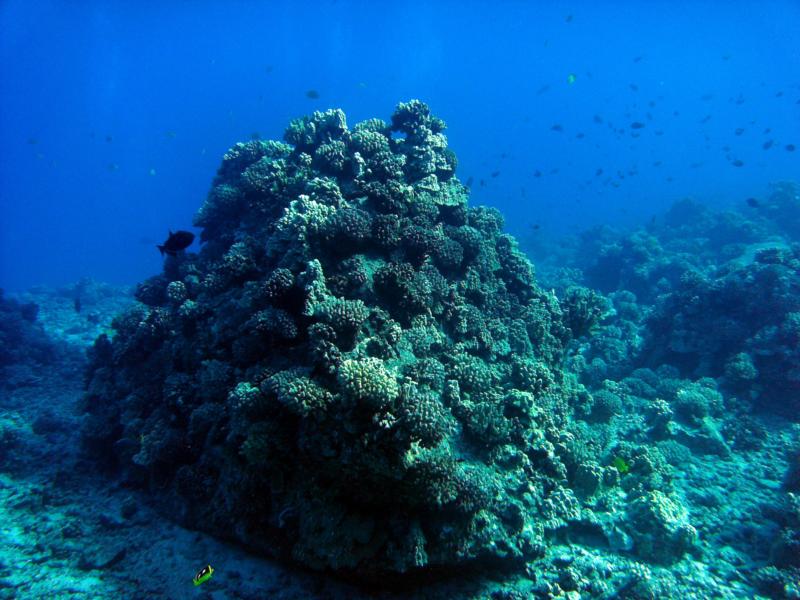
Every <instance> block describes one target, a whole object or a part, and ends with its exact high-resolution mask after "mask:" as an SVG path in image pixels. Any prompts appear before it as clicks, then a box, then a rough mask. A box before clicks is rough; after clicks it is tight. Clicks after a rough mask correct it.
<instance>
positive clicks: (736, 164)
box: [731, 158, 744, 167]
mask: <svg viewBox="0 0 800 600" xmlns="http://www.w3.org/2000/svg"><path fill="white" fill-rule="evenodd" d="M731 164H732V165H733V166H734V167H743V166H744V161H743V160H740V159H738V158H737V159H736V160H734V161H732V162H731Z"/></svg>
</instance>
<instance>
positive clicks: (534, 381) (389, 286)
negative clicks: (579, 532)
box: [83, 100, 613, 580]
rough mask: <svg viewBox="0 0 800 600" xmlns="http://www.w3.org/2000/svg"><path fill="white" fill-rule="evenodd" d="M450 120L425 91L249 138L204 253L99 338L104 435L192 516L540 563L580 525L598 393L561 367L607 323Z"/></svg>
mask: <svg viewBox="0 0 800 600" xmlns="http://www.w3.org/2000/svg"><path fill="white" fill-rule="evenodd" d="M444 128H445V125H444V123H443V122H442V121H441V120H440V119H438V118H436V117H434V116H433V115H431V114H430V111H429V109H428V107H427V106H426V105H425V104H423V103H422V102H420V101H417V100H412V101H410V102H408V103H401V104H399V105H398V106H397V109H396V111H395V112H394V114H393V115H392V118H391V122H390V123H386V122H384V121H381V120H379V119H371V120H368V121H365V122H362V123H358V124H356V125H355V126H353V127H352V128H349V127H348V126H347V123H346V120H345V115H344V113H343V112H342V111H341V110H328V111H325V112H315V113H314V114H313V115H311V116H309V117H304V118H301V119H297V120H295V121H293V122H292V123H291V124H290V126H289V128H288V129H287V131H286V133H285V136H284V140H285V142H277V141H251V142H247V143H241V144H237V145H235V146H234V147H233V148H231V149H230V150H229V151H228V153H227V154H225V157H224V159H223V161H222V165H221V167H220V168H219V171H218V174H217V176H216V178H215V180H214V182H213V185H212V189H211V191H210V193H209V195H208V198H207V200H206V202H205V204H204V205H203V206H202V208H201V209H200V211H199V212H198V214H197V217H196V225H197V226H198V227H201V228H202V234H201V240H202V242H203V246H202V250H201V251H200V253H199V254H181V255H178V256H176V257H167V259H166V262H165V266H164V271H163V273H161V274H160V275H158V276H155V277H152V278H150V279H149V280H147V281H145V282H143V283H142V284H140V285H139V287H138V289H137V292H136V296H137V298H138V300H139V303H138V304H137V305H136V306H135V307H133V308H132V309H131V310H129V311H127V312H125V313H124V314H122V315H120V316H118V317H117V318H116V320H115V321H114V324H113V327H114V330H115V333H114V334H113V335H112V336H110V337H107V336H105V335H103V336H100V337H99V338H98V339H97V340H96V342H95V344H94V346H93V348H92V350H91V353H90V355H91V356H90V362H91V366H90V369H89V377H88V383H87V393H86V396H85V399H84V408H85V411H86V413H87V418H86V423H85V427H84V430H83V444H84V447H85V449H86V450H87V451H88V452H90V453H93V454H94V455H95V456H98V457H102V460H103V461H104V465H105V466H106V467H107V468H109V469H112V470H115V471H116V472H119V473H120V475H121V476H123V477H124V478H125V480H126V481H127V482H128V483H129V484H133V485H139V486H143V487H149V488H150V489H152V490H153V491H154V494H155V496H156V497H157V498H158V499H159V502H160V503H161V505H162V506H163V508H164V509H165V510H167V511H169V512H170V514H171V515H174V516H175V517H176V518H178V519H179V520H181V521H182V522H184V523H187V524H189V525H190V526H192V527H196V528H199V529H204V530H207V531H210V532H212V533H215V534H217V535H220V536H223V537H227V538H230V539H234V540H237V541H238V542H240V543H243V544H245V545H247V546H248V547H251V548H253V549H256V550H258V551H260V552H264V553H267V554H271V555H276V556H281V557H286V558H291V559H293V560H296V561H298V562H300V563H302V564H304V565H307V566H310V567H312V568H314V569H320V570H331V571H335V572H337V573H340V574H342V575H354V576H357V577H358V578H359V579H361V580H370V579H371V580H377V579H378V578H391V576H392V575H397V574H402V573H405V574H413V573H417V574H420V575H422V574H426V573H430V572H435V573H440V572H443V571H445V572H450V571H457V570H459V569H461V568H464V567H469V568H471V569H476V568H477V569H479V568H482V567H486V568H506V567H509V568H514V567H515V566H521V565H524V563H525V562H526V561H529V560H532V559H534V558H536V557H538V556H541V555H542V554H543V553H544V550H545V547H546V542H545V540H546V538H547V535H548V532H551V531H554V530H556V529H558V528H560V527H563V526H564V524H565V523H567V522H569V521H575V520H579V519H580V518H581V509H580V503H579V501H578V500H577V498H576V495H575V492H573V490H572V489H571V487H570V484H569V477H568V471H574V470H575V469H576V468H577V466H576V464H573V463H575V460H573V461H572V462H571V463H569V464H567V463H568V461H567V460H566V459H564V455H565V454H569V452H570V451H568V450H565V448H567V447H568V446H570V444H569V443H568V442H569V441H570V440H569V439H566V440H565V439H564V436H565V433H564V431H565V424H566V423H567V421H568V420H569V419H570V417H569V411H570V408H569V407H570V405H571V403H572V400H573V399H574V398H576V397H577V396H580V395H581V394H585V391H584V390H583V388H582V387H581V386H580V384H578V383H576V381H575V378H574V377H572V376H570V375H568V374H565V372H564V371H563V369H562V365H561V361H562V357H563V355H564V348H565V346H566V344H567V343H568V342H569V340H570V339H571V338H572V337H574V336H577V335H580V334H581V333H580V332H574V331H573V330H572V327H578V326H579V327H580V328H581V329H582V330H585V329H586V328H587V327H588V326H589V325H590V324H588V323H586V322H585V319H577V318H576V317H575V314H576V312H575V309H573V310H571V311H570V310H569V309H568V307H566V306H565V307H562V306H560V304H559V301H558V300H557V298H556V297H555V295H554V294H553V293H551V292H549V291H543V290H541V289H540V288H538V287H537V285H536V282H535V278H534V271H533V268H532V266H531V264H530V262H529V261H528V260H527V259H526V258H525V257H524V255H523V254H522V253H521V252H520V251H519V250H518V248H517V244H516V241H515V240H514V239H513V238H512V237H511V236H509V235H506V234H503V233H502V226H503V220H502V217H501V215H500V214H499V213H498V212H497V211H495V210H493V209H489V208H485V207H470V206H468V205H467V192H468V190H467V189H466V188H465V187H464V186H463V185H462V184H461V183H460V182H459V180H458V178H457V177H456V176H455V169H456V159H455V156H454V154H453V153H452V152H451V151H450V150H449V149H448V148H447V140H446V138H445V136H444V135H443V133H442V132H443V130H444ZM570 315H571V316H570ZM571 323H577V324H578V325H575V326H571ZM567 437H568V438H569V435H567ZM572 445H574V444H572ZM604 468H605V469H606V470H611V471H613V467H599V466H597V469H600V470H601V471H602V469H604ZM598 477H599V478H600V479H601V480H602V478H603V476H602V474H599V475H598Z"/></svg>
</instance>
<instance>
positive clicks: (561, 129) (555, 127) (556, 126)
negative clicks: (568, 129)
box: [550, 123, 564, 131]
mask: <svg viewBox="0 0 800 600" xmlns="http://www.w3.org/2000/svg"><path fill="white" fill-rule="evenodd" d="M550 130H551V131H564V128H563V127H562V126H561V125H559V124H558V123H556V124H555V125H553V126H552V127H551V128H550Z"/></svg>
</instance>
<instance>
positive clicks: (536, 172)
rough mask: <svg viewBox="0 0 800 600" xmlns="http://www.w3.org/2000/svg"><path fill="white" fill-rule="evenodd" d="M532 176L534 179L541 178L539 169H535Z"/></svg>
mask: <svg viewBox="0 0 800 600" xmlns="http://www.w3.org/2000/svg"><path fill="white" fill-rule="evenodd" d="M533 176H534V177H541V176H542V172H541V171H540V170H539V169H536V170H535V171H534V172H533Z"/></svg>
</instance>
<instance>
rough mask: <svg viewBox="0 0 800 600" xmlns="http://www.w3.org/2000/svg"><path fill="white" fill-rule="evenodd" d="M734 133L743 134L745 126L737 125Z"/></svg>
mask: <svg viewBox="0 0 800 600" xmlns="http://www.w3.org/2000/svg"><path fill="white" fill-rule="evenodd" d="M733 133H734V134H735V135H742V134H743V133H744V127H737V128H736V129H734V130H733Z"/></svg>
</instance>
